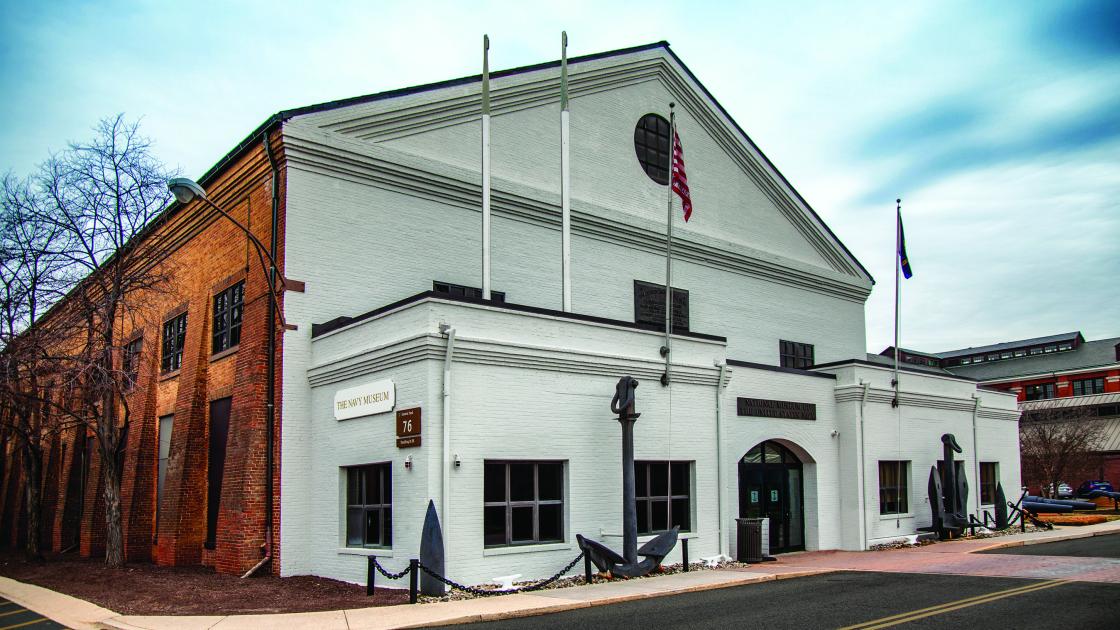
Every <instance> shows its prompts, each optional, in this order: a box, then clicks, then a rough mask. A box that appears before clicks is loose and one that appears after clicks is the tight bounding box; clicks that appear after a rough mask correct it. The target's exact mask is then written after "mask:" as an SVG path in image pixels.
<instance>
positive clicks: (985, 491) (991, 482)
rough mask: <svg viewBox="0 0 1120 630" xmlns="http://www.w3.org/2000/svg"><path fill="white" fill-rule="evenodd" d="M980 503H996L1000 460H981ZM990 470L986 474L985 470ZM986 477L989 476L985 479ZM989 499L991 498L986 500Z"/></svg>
mask: <svg viewBox="0 0 1120 630" xmlns="http://www.w3.org/2000/svg"><path fill="white" fill-rule="evenodd" d="M979 468H980V472H979V475H980V480H979V485H980V505H981V506H985V505H995V504H996V485H997V484H998V483H999V462H980V466H979ZM986 470H987V471H989V474H988V475H985V474H984V473H985V471H986ZM985 477H989V478H988V479H985ZM985 499H989V500H985Z"/></svg>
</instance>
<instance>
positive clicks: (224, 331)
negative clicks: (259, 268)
mask: <svg viewBox="0 0 1120 630" xmlns="http://www.w3.org/2000/svg"><path fill="white" fill-rule="evenodd" d="M235 298H236V301H235ZM219 302H221V306H220V307H219ZM210 304H211V309H212V311H211V312H212V314H213V318H214V321H213V324H214V325H213V327H212V329H211V335H210V354H218V353H220V352H225V351H227V350H232V349H234V348H237V347H238V346H240V345H241V326H242V324H243V323H244V318H245V281H244V280H240V281H238V282H235V283H233V284H231V285H230V286H228V287H226V288H225V289H222V290H221V291H218V292H217V293H215V294H214V297H213V299H212V300H211V302H210ZM234 320H236V321H234ZM235 337H236V341H235V339H234V338H235Z"/></svg>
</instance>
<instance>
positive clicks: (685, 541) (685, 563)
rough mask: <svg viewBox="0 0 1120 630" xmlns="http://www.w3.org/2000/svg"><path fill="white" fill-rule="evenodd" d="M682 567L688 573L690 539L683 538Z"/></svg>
mask: <svg viewBox="0 0 1120 630" xmlns="http://www.w3.org/2000/svg"><path fill="white" fill-rule="evenodd" d="M681 565H682V566H683V567H684V571H685V572H688V539H687V538H682V539H681Z"/></svg>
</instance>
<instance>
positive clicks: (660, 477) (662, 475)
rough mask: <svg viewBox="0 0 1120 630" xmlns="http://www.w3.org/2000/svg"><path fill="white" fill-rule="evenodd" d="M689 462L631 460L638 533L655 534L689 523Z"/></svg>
mask: <svg viewBox="0 0 1120 630" xmlns="http://www.w3.org/2000/svg"><path fill="white" fill-rule="evenodd" d="M691 464H692V463H691V462H686V461H674V462H664V461H662V462H657V461H638V462H634V480H635V484H634V486H635V491H634V494H635V498H636V500H637V507H638V533H639V534H655V533H659V532H663V531H666V530H668V529H670V528H672V527H673V526H679V527H680V528H681V531H690V527H691V520H692V519H691V516H692V514H691V510H692V497H691V483H690V471H691Z"/></svg>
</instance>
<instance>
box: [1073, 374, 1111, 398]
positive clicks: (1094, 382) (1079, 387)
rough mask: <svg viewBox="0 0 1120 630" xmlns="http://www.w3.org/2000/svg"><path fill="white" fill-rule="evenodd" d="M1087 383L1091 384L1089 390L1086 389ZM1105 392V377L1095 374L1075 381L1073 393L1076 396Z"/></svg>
mask: <svg viewBox="0 0 1120 630" xmlns="http://www.w3.org/2000/svg"><path fill="white" fill-rule="evenodd" d="M1086 385H1088V386H1089V391H1086ZM1103 393H1104V377H1103V376H1094V377H1091V378H1080V379H1077V380H1075V381H1073V395H1074V396H1092V395H1094V394H1103Z"/></svg>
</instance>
